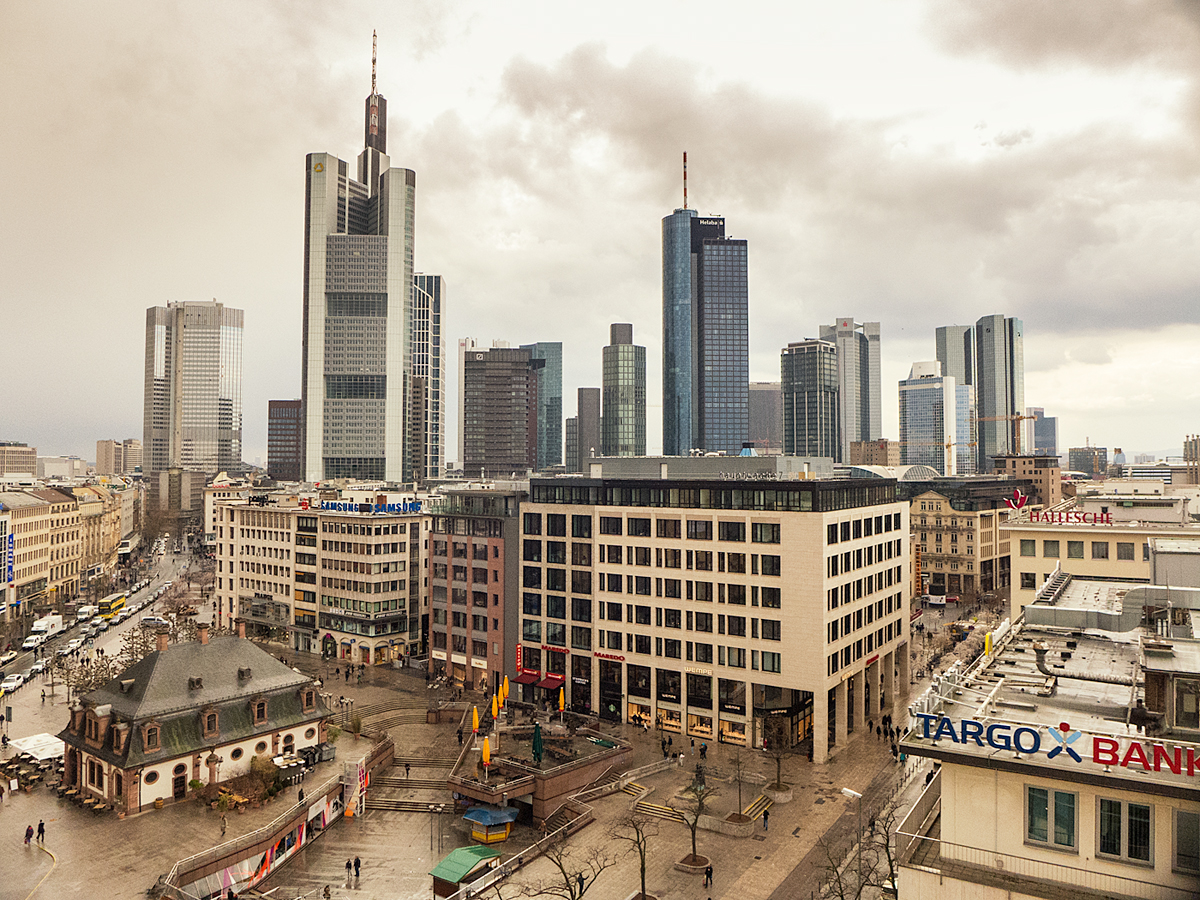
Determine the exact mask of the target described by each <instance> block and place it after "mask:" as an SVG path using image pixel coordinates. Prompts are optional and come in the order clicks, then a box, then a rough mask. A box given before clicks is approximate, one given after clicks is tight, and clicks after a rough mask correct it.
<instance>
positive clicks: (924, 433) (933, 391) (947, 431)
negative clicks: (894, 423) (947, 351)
mask: <svg viewBox="0 0 1200 900" xmlns="http://www.w3.org/2000/svg"><path fill="white" fill-rule="evenodd" d="M956 387H957V385H956V384H955V382H954V378H953V376H949V375H943V374H942V364H941V363H940V362H937V361H936V360H933V361H929V362H917V363H913V365H912V368H911V369H910V370H909V373H908V378H906V379H905V380H903V381H901V382H900V462H901V464H902V465H906V466H912V465H922V466H929V467H930V468H931V469H935V470H936V471H937V472H939V473H940V474H942V475H958V474H959V472H958V467H957V465H956V457H957V454H958V394H957V391H956Z"/></svg>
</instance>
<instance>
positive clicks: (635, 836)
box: [610, 810, 694, 900]
mask: <svg viewBox="0 0 1200 900" xmlns="http://www.w3.org/2000/svg"><path fill="white" fill-rule="evenodd" d="M610 835H611V836H612V837H614V838H616V839H617V840H619V841H625V842H626V843H628V844H629V845H630V846H631V847H632V849H633V851H634V852H635V853H636V854H637V855H638V867H639V874H640V875H641V884H642V892H641V894H639V895H638V900H650V895H649V894H647V893H646V850H647V847H648V846H649V843H650V838H652V837H655V836H657V835H658V823H657V822H656V821H655V820H654V819H651V818H650V817H649V816H644V815H642V814H640V813H638V812H634V811H632V810H631V811H630V812H629V814H628V815H627V816H625V817H624V818H623V819H621V820H620V821H619V822H617V823H616V825H614V826H613V828H612V831H611V832H610ZM693 849H694V848H693Z"/></svg>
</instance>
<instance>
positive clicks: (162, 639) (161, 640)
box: [157, 628, 171, 653]
mask: <svg viewBox="0 0 1200 900" xmlns="http://www.w3.org/2000/svg"><path fill="white" fill-rule="evenodd" d="M157 636H158V652H159V653H165V652H166V650H167V644H168V642H169V641H170V640H171V632H169V631H168V630H167V629H165V628H164V629H162V630H161V631H159V632H158V635H157Z"/></svg>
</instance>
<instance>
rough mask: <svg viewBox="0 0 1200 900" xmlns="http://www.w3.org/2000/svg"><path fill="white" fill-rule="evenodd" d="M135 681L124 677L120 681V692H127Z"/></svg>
mask: <svg viewBox="0 0 1200 900" xmlns="http://www.w3.org/2000/svg"><path fill="white" fill-rule="evenodd" d="M135 683H136V682H135V681H134V680H133V679H132V678H126V679H123V680H122V681H121V693H122V694H128V693H129V692H130V690H132V689H133V686H134V684H135Z"/></svg>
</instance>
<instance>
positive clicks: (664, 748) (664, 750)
mask: <svg viewBox="0 0 1200 900" xmlns="http://www.w3.org/2000/svg"><path fill="white" fill-rule="evenodd" d="M662 751H663V759H666V758H667V742H666V741H663V745H662Z"/></svg>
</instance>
